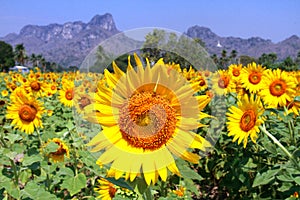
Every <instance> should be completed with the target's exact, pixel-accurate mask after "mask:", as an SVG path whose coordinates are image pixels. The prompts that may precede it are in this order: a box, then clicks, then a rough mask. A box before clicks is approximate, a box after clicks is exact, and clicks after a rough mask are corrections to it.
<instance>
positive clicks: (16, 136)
mask: <svg viewBox="0 0 300 200" xmlns="http://www.w3.org/2000/svg"><path fill="white" fill-rule="evenodd" d="M4 138H5V139H8V140H9V141H10V143H11V144H13V143H14V142H15V141H18V140H22V137H21V136H20V135H19V134H7V135H6V136H5V137H4Z"/></svg>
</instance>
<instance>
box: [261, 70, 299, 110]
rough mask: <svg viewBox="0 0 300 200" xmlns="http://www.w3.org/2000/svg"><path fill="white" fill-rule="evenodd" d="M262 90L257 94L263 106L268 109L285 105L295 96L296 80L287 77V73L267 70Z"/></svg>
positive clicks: (292, 77)
mask: <svg viewBox="0 0 300 200" xmlns="http://www.w3.org/2000/svg"><path fill="white" fill-rule="evenodd" d="M262 86H263V89H262V90H261V92H260V93H259V95H260V96H261V97H262V99H263V101H264V103H265V104H267V105H268V107H270V108H277V106H278V105H279V106H285V105H287V101H288V102H291V101H292V100H293V97H294V96H295V93H296V91H295V88H296V79H295V77H294V76H288V73H287V72H285V71H281V70H280V69H276V70H273V71H271V70H268V71H267V73H266V78H265V81H264V82H263V85H262Z"/></svg>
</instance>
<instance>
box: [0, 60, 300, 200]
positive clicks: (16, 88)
mask: <svg viewBox="0 0 300 200" xmlns="http://www.w3.org/2000/svg"><path fill="white" fill-rule="evenodd" d="M133 58H134V59H135V63H136V66H132V65H131V63H130V61H129V62H128V66H127V70H126V71H122V70H120V68H119V67H118V66H117V64H116V63H115V62H113V63H112V68H113V71H108V70H104V72H103V73H101V74H100V73H91V72H79V71H78V72H65V73H54V72H41V71H40V70H39V69H34V70H31V71H30V72H29V73H28V74H22V73H18V72H9V73H1V74H0V79H1V85H0V89H1V97H0V105H1V107H0V110H1V115H0V123H1V127H0V133H1V135H0V139H1V140H0V146H1V149H0V154H1V157H0V169H1V176H0V183H1V184H0V196H1V199H2V198H3V199H96V198H100V199H140V198H143V199H241V198H243V199H247V198H249V199H297V198H298V192H299V191H300V166H299V155H300V151H299V142H300V137H299V135H300V134H299V130H300V118H299V109H300V98H299V96H300V92H299V91H300V90H299V89H300V71H289V72H287V71H284V70H280V69H275V70H270V69H266V68H265V67H263V66H261V65H259V64H256V63H250V64H248V65H247V66H242V65H240V64H232V65H230V66H229V67H228V70H216V71H211V70H209V69H200V70H195V69H194V68H192V67H190V68H188V69H186V68H184V69H182V68H181V67H180V66H179V65H178V64H174V63H172V64H166V63H164V62H163V59H160V60H159V61H158V62H157V63H155V64H154V65H153V66H151V65H150V63H149V61H148V60H147V59H145V60H141V59H140V58H139V57H138V56H137V55H136V54H134V55H133ZM129 60H130V59H129ZM144 63H145V64H144ZM225 116H226V117H225Z"/></svg>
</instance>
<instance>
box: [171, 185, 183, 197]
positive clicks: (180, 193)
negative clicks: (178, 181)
mask: <svg viewBox="0 0 300 200" xmlns="http://www.w3.org/2000/svg"><path fill="white" fill-rule="evenodd" d="M185 190H186V188H185V187H183V186H179V187H176V190H172V192H173V193H174V194H176V195H177V196H178V197H183V196H184V192H185Z"/></svg>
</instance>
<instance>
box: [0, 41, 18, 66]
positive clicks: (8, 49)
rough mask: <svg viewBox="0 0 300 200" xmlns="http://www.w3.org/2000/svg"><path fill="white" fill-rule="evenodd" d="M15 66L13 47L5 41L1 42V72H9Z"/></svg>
mask: <svg viewBox="0 0 300 200" xmlns="http://www.w3.org/2000/svg"><path fill="white" fill-rule="evenodd" d="M14 65H15V61H14V53H13V47H12V46H11V45H10V44H7V43H6V42H4V41H0V71H3V70H5V71H8V69H9V67H12V66H14Z"/></svg>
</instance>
